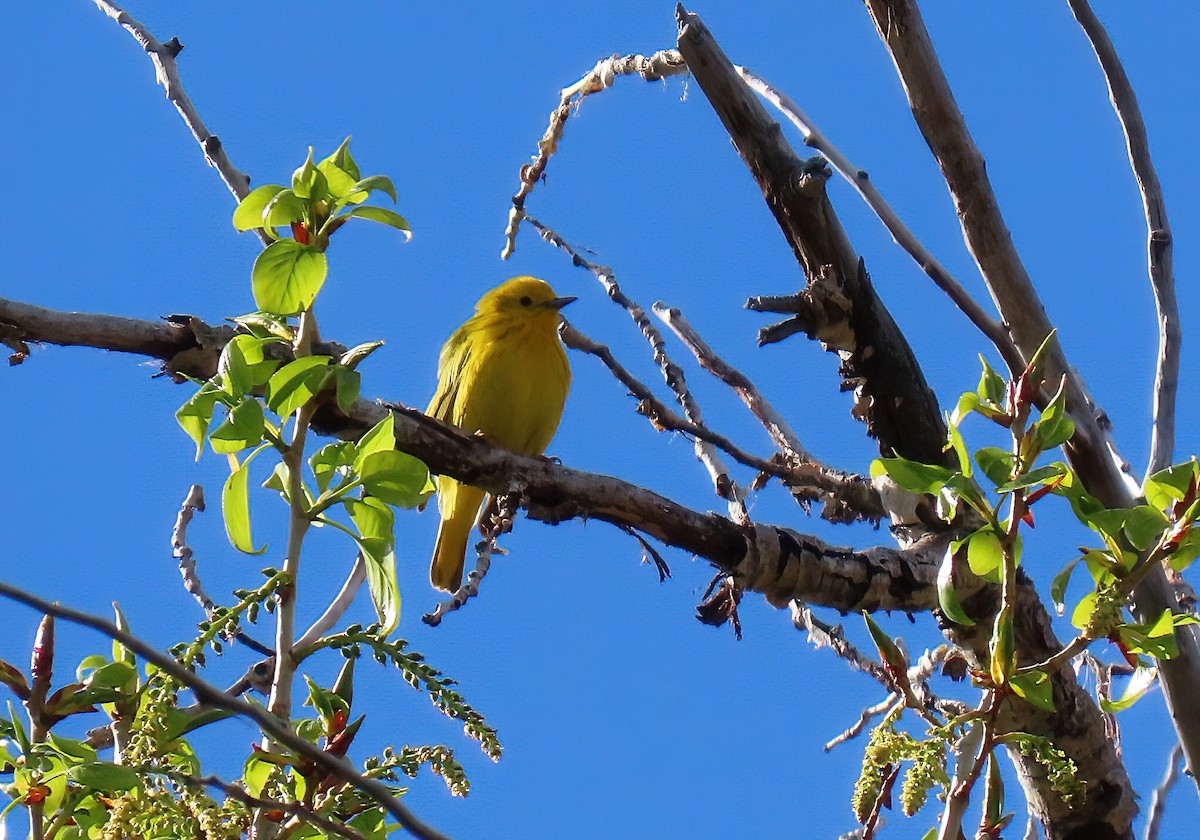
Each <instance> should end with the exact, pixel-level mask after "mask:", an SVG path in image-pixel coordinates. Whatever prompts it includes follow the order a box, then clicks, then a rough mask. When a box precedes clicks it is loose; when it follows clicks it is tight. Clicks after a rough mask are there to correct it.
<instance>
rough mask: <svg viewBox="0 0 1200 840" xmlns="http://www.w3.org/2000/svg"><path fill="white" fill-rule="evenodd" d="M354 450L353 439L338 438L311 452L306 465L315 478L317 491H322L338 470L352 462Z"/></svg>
mask: <svg viewBox="0 0 1200 840" xmlns="http://www.w3.org/2000/svg"><path fill="white" fill-rule="evenodd" d="M356 452H357V450H356V449H355V446H354V443H353V441H349V440H340V441H338V442H337V443H329V444H326V445H325V446H322V447H321V448H320V449H318V450H317V451H316V452H314V453H313V454H312V457H310V458H309V459H308V465H309V466H310V467H312V471H313V475H314V476H315V477H316V479H317V491H318V492H321V493H324V492H325V488H326V487H328V486H329V483H330V482H331V481H332V480H333V478H334V476H336V475H337V474H338V471H339V470H343V469H345V468H346V467H349V466H350V465H351V464H353V463H354V456H355V454H356Z"/></svg>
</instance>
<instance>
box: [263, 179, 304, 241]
mask: <svg viewBox="0 0 1200 840" xmlns="http://www.w3.org/2000/svg"><path fill="white" fill-rule="evenodd" d="M307 212H308V208H307V207H306V206H305V204H304V200H303V199H301V198H300V197H299V196H297V195H296V194H295V193H294V192H292V191H291V190H283V191H281V192H278V193H276V194H275V197H274V198H272V199H271V201H270V202H269V203H268V204H267V209H266V210H264V211H263V222H264V227H263V229H264V230H266V231H268V232H270V233H271V234H272V235H273V236H274V234H275V228H277V227H284V226H287V225H290V224H291V223H292V222H301V221H304V215H305V213H307ZM274 238H276V239H278V238H279V237H278V236H274Z"/></svg>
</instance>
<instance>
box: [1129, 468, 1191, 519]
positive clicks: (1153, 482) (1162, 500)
mask: <svg viewBox="0 0 1200 840" xmlns="http://www.w3.org/2000/svg"><path fill="white" fill-rule="evenodd" d="M1197 469H1198V465H1197V462H1196V459H1195V458H1194V457H1193V458H1192V460H1190V461H1185V462H1184V463H1182V464H1175V465H1174V466H1172V467H1167V468H1166V469H1165V470H1159V471H1158V472H1156V473H1155V474H1154V475H1152V476H1150V477H1149V478H1148V479H1146V483H1145V485H1144V486H1143V488H1142V489H1143V492H1145V494H1146V502H1147V503H1149V504H1151V505H1153V506H1154V507H1156V508H1158V509H1159V510H1161V511H1166V510H1168V509H1169V508H1171V507H1172V506H1173V505H1174V503H1175V502H1177V501H1179V500H1181V499H1183V498H1185V497H1186V496H1187V493H1188V488H1189V487H1191V484H1192V482H1193V481H1194V480H1195V477H1196V473H1197Z"/></svg>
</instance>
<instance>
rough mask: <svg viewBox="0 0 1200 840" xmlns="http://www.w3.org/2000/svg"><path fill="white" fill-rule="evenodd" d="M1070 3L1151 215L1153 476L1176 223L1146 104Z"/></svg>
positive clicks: (1162, 410)
mask: <svg viewBox="0 0 1200 840" xmlns="http://www.w3.org/2000/svg"><path fill="white" fill-rule="evenodd" d="M1067 4H1068V5H1069V6H1070V7H1071V13H1072V14H1073V15H1075V20H1077V21H1079V26H1080V27H1081V28H1082V29H1083V32H1084V34H1085V35H1086V36H1087V39H1088V42H1089V43H1090V44H1091V45H1092V50H1093V51H1094V52H1095V53H1096V59H1097V60H1098V61H1099V62H1100V69H1101V70H1102V71H1103V73H1104V81H1105V82H1106V83H1107V85H1108V98H1109V101H1110V102H1112V106H1113V110H1114V111H1115V112H1116V114H1117V119H1118V120H1119V121H1120V123H1121V131H1123V132H1124V133H1125V148H1126V151H1127V152H1128V153H1129V165H1130V167H1131V168H1132V169H1133V176H1134V178H1135V179H1136V180H1137V185H1138V191H1139V192H1140V193H1141V196H1142V210H1143V212H1144V213H1145V215H1146V263H1147V268H1148V271H1149V274H1150V287H1151V288H1152V289H1153V290H1154V306H1155V309H1157V311H1158V359H1157V364H1156V367H1155V372H1154V425H1153V428H1152V431H1151V436H1150V460H1149V463H1148V464H1147V466H1146V477H1147V478H1149V477H1150V476H1151V475H1153V474H1154V473H1156V472H1158V471H1159V470H1161V469H1165V468H1166V467H1168V466H1170V465H1171V461H1172V460H1173V459H1174V453H1175V397H1176V393H1177V392H1178V390H1179V346H1180V344H1181V343H1182V341H1183V330H1182V327H1181V326H1180V322H1179V304H1178V302H1177V301H1176V300H1175V270H1174V260H1173V258H1172V240H1171V224H1170V222H1169V221H1167V203H1166V200H1165V199H1164V198H1163V192H1162V186H1161V185H1160V184H1159V182H1158V173H1157V172H1156V171H1155V169H1154V162H1153V160H1151V158H1150V141H1149V139H1148V138H1147V136H1146V123H1145V120H1143V119H1142V109H1141V107H1140V106H1139V105H1138V100H1137V95H1136V94H1135V93H1134V92H1133V85H1131V84H1130V83H1129V77H1128V76H1127V75H1126V74H1125V68H1124V67H1123V66H1122V65H1121V59H1120V58H1119V57H1118V56H1117V50H1116V48H1115V47H1114V46H1113V43H1112V40H1111V39H1110V38H1109V37H1108V32H1106V31H1105V29H1104V25H1103V24H1102V23H1100V20H1099V18H1097V17H1096V13H1095V12H1093V11H1092V7H1091V6H1089V5H1088V2H1087V0H1067Z"/></svg>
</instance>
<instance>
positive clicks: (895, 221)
mask: <svg viewBox="0 0 1200 840" xmlns="http://www.w3.org/2000/svg"><path fill="white" fill-rule="evenodd" d="M737 71H738V74H739V75H740V76H741V77H742V78H743V79H745V80H746V84H748V85H750V87H751V89H753V90H754V91H755V92H757V93H758V94H760V95H761V96H763V97H764V98H765V99H766V100H767V101H768V102H770V103H771V104H772V105H774V106H775V107H776V108H778V109H779V111H780V112H781V113H782V114H783V115H784V116H785V117H787V118H788V119H789V120H791V122H792V124H793V125H794V126H796V128H798V129H800V134H801V135H802V136H803V137H804V145H806V146H808V147H809V148H811V149H815V150H816V151H817V152H818V153H819V154H820V155H821V157H823V158H825V160H827V161H829V165H830V166H832V167H833V168H834V170H835V171H836V172H837V173H838V174H839V175H841V176H842V177H843V178H845V179H846V180H847V181H849V182H850V185H851V186H852V187H854V189H855V191H856V192H857V193H858V194H859V195H860V196H862V199H863V201H865V202H866V203H867V206H868V207H870V208H871V209H872V210H873V211H874V212H875V215H876V216H878V217H879V220H880V221H881V222H883V225H884V227H886V228H887V229H888V232H889V233H890V234H891V235H892V238H893V239H894V240H895V241H896V244H898V245H899V246H900V247H901V248H903V249H904V250H905V251H907V252H908V254H909V256H911V257H912V258H913V259H914V260H915V261H916V263H917V265H919V266H920V267H921V269H922V270H923V271H924V272H925V273H926V274H928V275H929V277H930V279H931V280H933V282H934V283H935V284H936V285H937V287H938V288H939V289H941V290H942V291H943V292H945V293H946V295H947V296H948V297H949V298H950V300H952V301H953V302H954V305H955V306H957V307H958V309H959V311H961V312H962V313H963V314H964V315H966V316H967V318H968V319H969V320H970V321H971V323H972V324H974V325H975V326H976V327H977V328H978V329H979V331H980V332H981V333H983V334H984V335H985V336H987V338H988V339H989V340H990V341H991V342H992V344H993V345H994V346H995V347H996V349H997V350H998V351H999V352H1000V355H1001V356H1002V357H1003V358H1004V361H1005V363H1006V364H1008V366H1009V368H1010V369H1012V370H1018V371H1019V370H1020V369H1021V368H1022V367H1023V365H1022V363H1021V353H1020V351H1019V350H1017V348H1016V345H1014V344H1013V342H1012V338H1010V337H1009V335H1008V332H1007V331H1006V330H1005V329H1004V325H1003V324H1001V323H1000V322H999V321H997V320H996V319H995V318H993V317H991V316H990V315H988V314H987V313H986V312H984V311H983V309H982V307H980V305H979V303H978V302H976V300H975V299H974V298H973V297H971V295H970V294H969V293H968V292H967V290H966V289H964V288H963V287H962V285H961V284H959V282H958V281H957V280H955V279H954V277H953V276H951V274H950V272H949V271H947V270H946V268H945V267H944V266H943V265H942V264H941V263H940V262H938V260H937V258H936V257H934V256H933V254H931V253H930V252H929V250H928V249H927V248H926V247H925V246H924V245H923V244H922V243H921V241H920V240H919V239H917V237H916V234H914V233H913V232H912V231H911V230H910V229H909V228H908V226H907V225H906V224H904V222H903V221H901V220H900V217H899V216H897V215H896V211H895V210H893V209H892V208H891V205H889V204H888V203H887V201H885V200H884V198H883V195H882V194H880V192H879V190H878V189H876V187H875V184H874V183H873V182H872V181H871V179H870V177H869V176H868V175H867V171H866V170H865V169H859V168H858V167H856V166H854V165H853V164H852V163H851V162H850V161H849V159H847V158H846V156H845V155H844V154H842V152H841V150H840V149H838V148H837V147H836V146H834V145H833V144H832V143H831V142H829V140H828V138H826V137H825V135H824V134H822V133H821V130H820V129H819V128H817V126H816V124H815V123H813V121H812V120H811V119H809V117H808V115H807V114H805V113H804V111H803V110H801V109H800V106H799V105H797V104H796V103H795V102H794V101H792V99H791V97H789V96H788V95H787V94H785V93H781V92H780V91H778V90H776V89H775V88H773V87H771V85H769V84H768V83H767V82H766V81H765V80H764V79H762V78H760V77H759V76H757V75H755V74H754V72H753V71H751V70H749V69H748V68H745V67H738V68H737Z"/></svg>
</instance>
